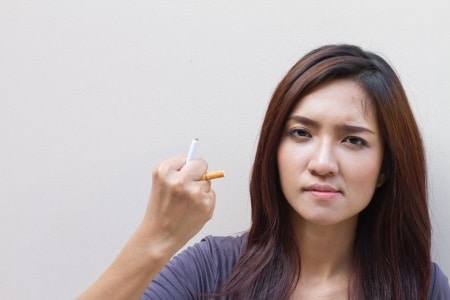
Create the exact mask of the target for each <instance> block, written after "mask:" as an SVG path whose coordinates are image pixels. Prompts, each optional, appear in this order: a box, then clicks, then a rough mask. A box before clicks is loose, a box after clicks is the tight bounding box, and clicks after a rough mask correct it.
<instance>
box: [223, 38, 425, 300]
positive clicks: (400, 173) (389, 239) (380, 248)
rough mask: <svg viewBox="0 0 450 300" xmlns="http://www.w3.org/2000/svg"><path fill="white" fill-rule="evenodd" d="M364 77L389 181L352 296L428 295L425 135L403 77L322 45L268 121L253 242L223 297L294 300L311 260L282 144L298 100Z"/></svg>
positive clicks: (362, 245)
mask: <svg viewBox="0 0 450 300" xmlns="http://www.w3.org/2000/svg"><path fill="white" fill-rule="evenodd" d="M338 78H339V79H349V80H353V81H355V82H357V83H359V84H360V86H361V87H362V88H363V89H364V90H365V92H366V94H367V95H368V96H369V98H370V100H371V101H372V102H373V107H374V109H375V111H376V118H377V122H378V126H379V128H380V132H381V137H382V139H383V143H384V159H383V165H382V172H383V173H384V174H385V177H386V179H385V181H384V184H383V185H382V186H381V187H379V188H377V190H376V191H375V193H374V195H373V198H372V200H371V202H370V204H369V205H368V206H367V207H366V208H365V209H364V210H363V211H362V212H361V213H360V215H359V218H358V226H357V230H356V237H355V246H354V255H353V267H352V274H351V276H350V279H349V286H348V293H349V299H405V300H406V299H408V300H410V299H426V298H427V296H428V288H429V281H430V274H431V271H430V270H431V265H430V263H431V262H430V238H431V229H430V220H429V215H428V207H427V185H426V164H425V157H424V149H423V144H422V140H421V136H420V133H419V130H418V127H417V124H416V122H415V120H414V116H413V113H412V111H411V108H410V106H409V104H408V99H407V96H406V93H405V91H404V89H403V87H402V85H401V83H400V80H399V78H398V77H397V75H396V74H395V72H394V70H393V69H392V68H391V67H390V66H389V64H388V63H387V62H386V61H385V60H384V59H383V58H381V57H380V56H378V55H376V54H374V53H371V52H367V51H363V50H362V49H360V48H359V47H356V46H352V45H329V46H324V47H321V48H318V49H316V50H313V51H312V52H310V53H308V54H307V55H306V56H304V57H303V58H302V59H301V60H300V61H298V62H297V63H296V64H295V65H294V66H293V67H292V68H291V69H290V70H289V72H288V73H287V74H286V76H285V77H284V78H283V79H282V80H281V82H280V83H279V85H278V87H277V88H276V90H275V92H274V94H273V97H272V99H271V101H270V103H269V106H268V109H267V112H266V116H265V119H264V123H263V125H262V129H261V133H260V138H259V142H258V147H257V151H256V156H255V161H254V164H253V170H252V175H251V182H250V197H251V205H252V226H251V228H250V231H249V233H248V243H247V246H246V248H245V249H244V251H243V253H242V254H241V257H240V259H239V262H238V264H237V265H236V267H235V268H234V271H233V272H232V274H231V275H230V277H229V280H228V281H227V282H226V283H225V284H224V285H223V286H222V288H221V289H220V291H221V292H220V294H222V295H223V294H227V295H231V296H233V297H235V298H237V299H287V298H289V295H290V294H291V293H292V292H293V289H294V288H295V285H296V283H297V281H298V279H299V274H300V266H301V261H300V258H299V256H298V253H299V251H298V248H297V247H298V246H297V244H296V239H295V234H294V229H293V227H292V225H291V223H290V218H289V211H290V206H289V204H288V202H287V200H286V199H285V197H284V195H283V192H282V189H281V185H280V177H279V172H278V165H277V151H278V148H279V145H280V141H281V138H282V136H283V131H284V128H285V122H286V120H287V118H288V116H289V115H290V113H291V112H292V110H293V108H294V106H295V105H296V104H297V103H298V101H301V99H302V98H303V97H304V96H305V95H306V94H308V93H309V92H311V91H312V90H313V89H314V88H316V87H318V86H319V85H320V84H323V83H325V82H329V81H331V80H333V79H338Z"/></svg>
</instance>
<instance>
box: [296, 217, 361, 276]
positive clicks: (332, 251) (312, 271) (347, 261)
mask: <svg viewBox="0 0 450 300" xmlns="http://www.w3.org/2000/svg"><path fill="white" fill-rule="evenodd" d="M293 225H294V230H295V232H296V237H297V243H298V249H299V255H300V260H301V271H300V278H301V279H304V280H308V281H325V280H330V279H332V278H342V277H345V278H348V275H349V272H350V268H351V264H352V256H353V248H354V240H355V232H356V226H357V217H355V218H352V219H349V220H346V221H345V222H341V223H339V224H333V225H327V226H322V225H316V224H312V223H310V222H307V221H306V220H304V219H300V218H296V221H295V222H293Z"/></svg>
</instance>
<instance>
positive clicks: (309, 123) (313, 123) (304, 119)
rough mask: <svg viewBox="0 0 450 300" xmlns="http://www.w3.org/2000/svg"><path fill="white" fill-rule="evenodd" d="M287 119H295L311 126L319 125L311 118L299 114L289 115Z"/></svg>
mask: <svg viewBox="0 0 450 300" xmlns="http://www.w3.org/2000/svg"><path fill="white" fill-rule="evenodd" d="M287 120H288V121H290V120H293V121H295V122H297V123H302V124H304V125H308V126H311V127H320V125H319V122H317V121H314V120H311V119H309V118H307V117H303V116H300V115H292V116H289V117H288V119H287Z"/></svg>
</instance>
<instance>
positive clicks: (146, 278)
mask: <svg viewBox="0 0 450 300" xmlns="http://www.w3.org/2000/svg"><path fill="white" fill-rule="evenodd" d="M184 159H185V158H184V157H183V156H178V157H174V158H171V159H168V160H166V161H164V162H163V163H161V165H160V166H159V167H158V168H156V169H155V171H154V175H153V186H152V192H151V196H150V201H149V205H148V208H147V212H146V214H145V217H144V219H143V221H142V223H141V225H140V226H139V228H138V229H137V230H136V233H135V234H134V235H133V236H132V237H131V239H130V240H129V242H128V243H127V244H126V245H125V247H124V248H123V250H122V252H121V253H120V254H119V256H118V257H117V259H116V260H115V261H114V262H113V264H112V265H111V266H110V267H109V268H108V269H107V270H106V272H105V273H104V274H103V275H102V277H100V279H99V280H98V281H97V282H96V283H95V284H94V285H93V286H92V287H91V288H90V289H89V290H87V291H86V292H85V294H84V295H82V296H81V298H82V299H100V298H102V299H103V298H108V297H109V298H116V299H131V298H133V297H134V298H139V296H141V299H164V300H167V299H214V298H216V299H405V300H406V299H408V300H410V299H450V288H449V285H448V280H447V278H446V277H445V275H444V274H442V272H441V271H440V269H439V267H438V266H437V265H436V264H434V263H432V262H431V260H430V240H431V230H430V220H429V215H428V207H427V190H426V166H425V159H424V150H423V145H422V140H421V137H420V134H419V130H418V127H417V124H416V122H415V120H414V117H413V114H412V111H411V109H410V107H409V104H408V100H407V97H406V94H405V92H404V90H403V88H402V85H401V83H400V81H399V79H398V77H397V76H396V74H395V72H394V71H393V70H392V68H391V67H390V66H389V65H388V64H387V63H386V61H385V60H383V59H382V58H381V57H380V56H378V55H375V54H373V53H370V52H366V51H363V50H362V49H360V48H358V47H356V46H351V45H330V46H325V47H321V48H319V49H316V50H314V51H312V52H310V53H308V54H307V55H306V56H305V57H303V58H302V59H301V60H300V61H299V62H298V63H297V64H295V65H294V66H293V67H292V69H291V70H290V71H289V72H288V73H287V75H286V76H285V77H284V78H283V80H282V81H281V82H280V84H279V85H278V87H277V89H276V90H275V93H274V95H273V97H272V100H271V102H270V104H269V107H268V109H267V112H266V116H265V119H264V123H263V126H262V129H261V134H260V139H259V144H258V147H257V153H256V157H255V161H254V165H253V171H252V177H251V183H250V196H251V204H252V225H251V228H250V230H249V232H248V233H246V234H243V235H241V236H238V237H207V238H205V239H204V240H203V241H202V242H200V243H198V244H196V245H195V246H193V247H190V248H188V249H187V250H185V251H183V252H182V253H181V254H179V255H177V256H176V257H174V258H173V259H172V260H170V258H171V257H172V256H173V255H174V253H176V252H177V251H178V250H179V249H180V248H181V247H182V246H183V245H184V244H185V243H186V242H187V241H188V240H189V239H190V238H191V237H192V236H193V235H194V234H195V233H197V232H198V230H199V229H200V228H201V227H202V226H203V225H204V223H205V222H206V221H207V220H208V219H209V218H210V217H211V215H212V211H213V209H214V203H215V195H214V191H213V190H212V189H211V184H210V182H205V181H199V180H198V179H199V178H200V177H201V175H202V174H203V173H204V172H206V170H207V164H206V162H204V161H203V160H200V159H198V160H194V161H192V162H189V163H188V164H186V165H185V164H184V162H185V160H184ZM169 260H170V261H169ZM149 282H150V284H149ZM144 290H145V291H144Z"/></svg>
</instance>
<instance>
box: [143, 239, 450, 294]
mask: <svg viewBox="0 0 450 300" xmlns="http://www.w3.org/2000/svg"><path fill="white" fill-rule="evenodd" d="M246 236H247V235H246V234H244V235H241V236H237V237H230V236H228V237H213V236H207V237H206V238H204V239H203V240H202V241H201V242H200V243H197V244H195V245H194V246H192V247H189V248H187V249H186V250H184V251H182V252H181V253H180V254H178V255H177V256H175V257H174V258H173V259H172V260H170V261H169V263H168V264H167V265H166V267H165V268H164V269H163V270H162V271H161V272H160V273H159V275H158V276H157V277H156V278H155V279H154V280H153V281H152V282H151V283H150V285H149V286H148V287H147V289H146V291H145V293H144V294H143V295H142V296H141V300H147V299H148V300H150V299H151V300H171V299H176V300H185V299H190V300H200V299H208V297H207V296H205V295H202V293H203V294H204V293H211V292H214V291H215V290H216V289H217V287H218V284H219V283H220V282H224V281H225V280H226V279H227V277H228V276H229V274H230V273H231V270H232V268H233V267H234V266H235V265H236V263H237V261H238V259H239V255H240V253H241V251H242V250H243V248H244V245H245V241H246ZM429 295H430V296H429V299H431V300H450V287H449V283H448V279H447V277H446V276H445V275H444V274H443V273H442V271H441V269H440V268H439V266H438V265H437V264H435V263H433V266H432V278H431V288H430V293H429ZM219 299H222V300H225V299H229V298H227V297H222V298H219Z"/></svg>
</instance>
